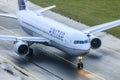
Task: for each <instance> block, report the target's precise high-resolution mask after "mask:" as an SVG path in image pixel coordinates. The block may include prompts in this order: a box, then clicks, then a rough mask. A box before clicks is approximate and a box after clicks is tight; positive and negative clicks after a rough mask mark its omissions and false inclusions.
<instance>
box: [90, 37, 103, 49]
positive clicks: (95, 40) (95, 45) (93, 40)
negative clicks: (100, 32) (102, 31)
mask: <svg viewBox="0 0 120 80" xmlns="http://www.w3.org/2000/svg"><path fill="white" fill-rule="evenodd" d="M89 38H90V44H91V48H92V49H98V48H99V47H100V46H101V44H102V42H101V40H100V39H99V38H97V37H95V36H90V37H89Z"/></svg>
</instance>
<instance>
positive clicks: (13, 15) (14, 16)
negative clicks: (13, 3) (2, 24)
mask: <svg viewBox="0 0 120 80" xmlns="http://www.w3.org/2000/svg"><path fill="white" fill-rule="evenodd" d="M0 16H2V17H8V18H13V19H17V16H16V15H15V14H5V13H0Z"/></svg>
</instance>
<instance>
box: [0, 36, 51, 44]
mask: <svg viewBox="0 0 120 80" xmlns="http://www.w3.org/2000/svg"><path fill="white" fill-rule="evenodd" d="M0 40H6V41H13V42H15V41H19V40H21V41H26V42H33V43H45V42H49V40H48V39H45V38H43V37H16V36H9V35H0Z"/></svg>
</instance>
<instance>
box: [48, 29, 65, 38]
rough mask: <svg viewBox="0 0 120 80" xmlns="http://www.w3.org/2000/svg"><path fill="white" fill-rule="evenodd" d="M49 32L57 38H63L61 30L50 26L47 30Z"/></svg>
mask: <svg viewBox="0 0 120 80" xmlns="http://www.w3.org/2000/svg"><path fill="white" fill-rule="evenodd" d="M49 34H50V35H51V36H53V37H55V38H57V39H60V40H63V38H64V36H65V33H64V32H63V31H60V30H57V29H54V28H50V30H49Z"/></svg>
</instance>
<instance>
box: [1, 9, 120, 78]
mask: <svg viewBox="0 0 120 80" xmlns="http://www.w3.org/2000/svg"><path fill="white" fill-rule="evenodd" d="M6 9H7V7H6ZM0 12H4V10H0ZM53 14H54V13H53ZM45 15H48V16H49V15H51V14H47V13H45ZM52 16H53V15H52ZM52 16H51V17H52ZM54 19H56V20H57V19H58V17H55V16H54ZM62 19H63V18H60V20H59V21H61V22H62ZM64 20H65V21H64V23H65V24H69V23H70V22H71V21H70V22H69V21H66V19H64ZM67 22H69V23H67ZM75 24H77V23H75ZM69 25H70V26H71V27H73V28H76V29H83V28H84V25H83V27H82V28H80V27H79V26H75V27H74V25H72V24H69ZM77 25H78V24H77ZM85 28H86V27H85ZM0 34H1V35H16V36H29V35H28V34H26V33H25V32H24V31H23V30H22V29H21V28H20V26H19V24H18V23H17V21H16V20H14V19H8V18H3V17H0ZM101 35H102V40H103V46H102V47H101V48H100V49H98V50H91V51H90V53H89V54H88V55H87V56H86V57H85V59H84V61H83V62H84V65H85V68H84V70H80V71H77V69H76V64H77V62H78V61H77V60H76V57H73V56H70V55H68V54H67V53H64V52H62V51H59V50H57V49H55V48H53V47H48V46H44V45H41V44H34V45H32V47H33V49H34V51H35V52H34V57H33V59H31V60H30V61H28V60H26V59H23V58H21V57H19V56H17V54H16V53H15V52H14V51H13V50H12V48H13V43H12V42H8V41H0V53H1V54H0V55H1V56H3V57H6V58H7V59H9V60H11V61H12V62H14V63H15V64H16V65H18V66H20V67H21V68H23V69H25V70H27V71H29V72H31V73H32V74H34V75H36V76H37V77H38V78H39V79H40V80H119V78H120V77H119V74H120V69H119V67H120V64H119V61H120V53H119V51H120V46H119V39H117V38H113V37H112V36H110V35H108V34H107V35H106V33H100V35H99V36H100V37H101ZM103 35H105V37H104V36H103ZM111 37H112V38H113V39H114V41H115V42H114V43H112V44H110V41H111ZM3 76H4V75H3ZM23 76H25V77H28V78H25V80H27V79H28V80H30V79H31V78H29V77H31V76H28V75H26V74H23V75H22V77H23ZM31 80H34V79H31Z"/></svg>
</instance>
